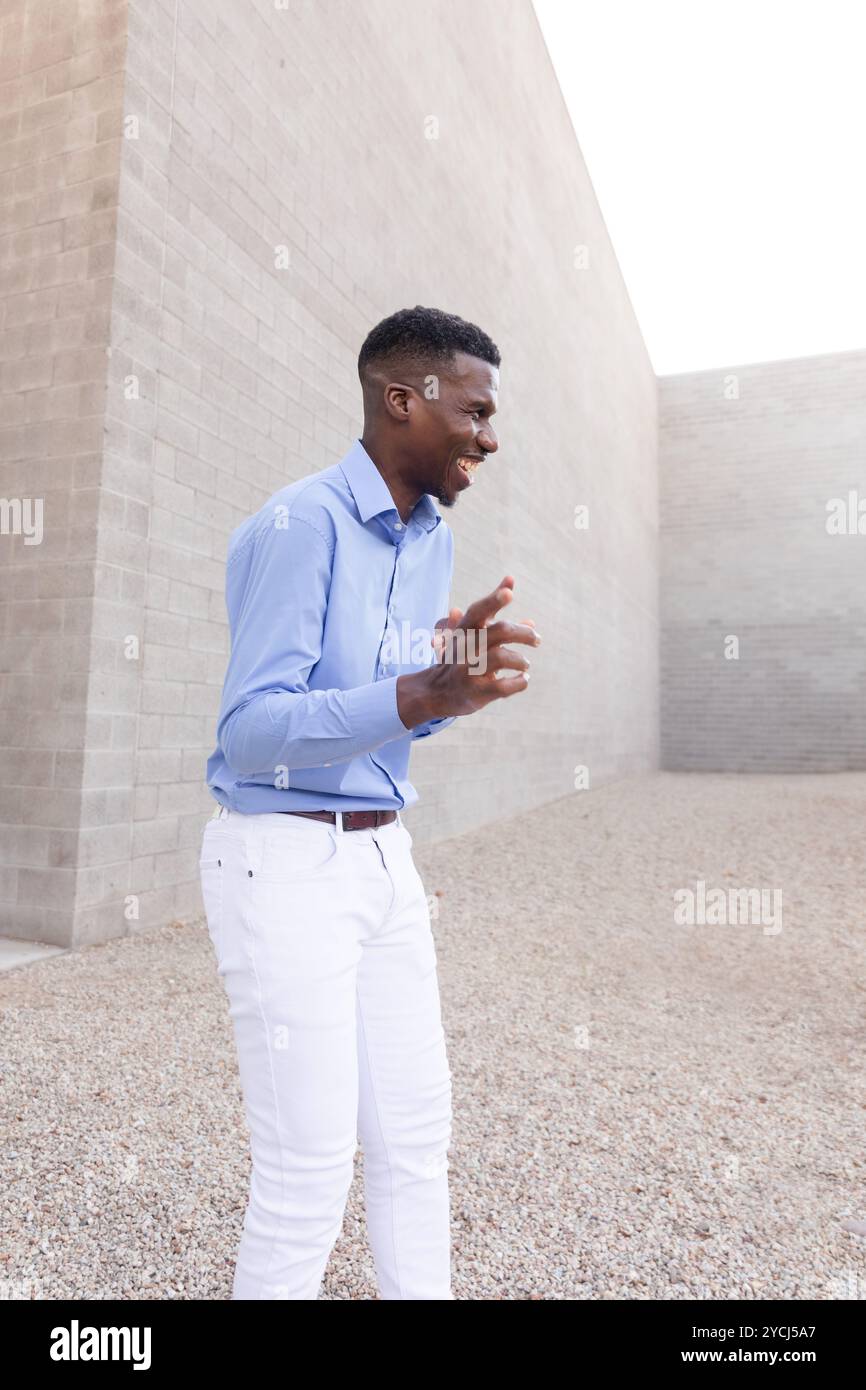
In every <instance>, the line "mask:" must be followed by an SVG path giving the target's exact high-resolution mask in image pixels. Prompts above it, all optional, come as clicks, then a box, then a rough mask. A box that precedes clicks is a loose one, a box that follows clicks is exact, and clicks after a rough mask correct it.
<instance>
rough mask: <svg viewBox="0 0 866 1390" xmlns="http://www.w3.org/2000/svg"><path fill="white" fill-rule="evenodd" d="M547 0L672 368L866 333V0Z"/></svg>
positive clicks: (567, 84) (636, 299)
mask: <svg viewBox="0 0 866 1390" xmlns="http://www.w3.org/2000/svg"><path fill="white" fill-rule="evenodd" d="M504 2H506V3H507V0H504ZM533 3H534V5H535V10H536V13H537V15H538V19H539V23H540V25H541V28H542V32H543V33H544V37H545V40H546V42H547V47H548V51H549V53H550V56H551V59H552V62H553V65H554V69H555V71H556V74H557V77H558V78H559V84H560V87H561V88H562V92H563V96H564V97H565V102H566V105H567V107H568V110H569V112H570V114H571V119H572V123H573V125H574V129H575V134H576V136H577V140H578V143H579V145H580V148H581V151H582V153H583V157H584V159H585V161H586V166H587V169H588V170H589V176H590V178H591V180H592V184H593V187H594V188H595V192H596V196H597V198H598V201H599V205H600V207H601V211H602V215H603V216H604V220H605V223H606V225H607V228H608V232H609V234H610V238H611V241H612V242H613V246H614V250H615V252H616V256H617V259H618V261H619V264H620V267H621V269H622V273H623V277H624V279H625V283H626V286H627V288H628V292H629V295H630V297H631V301H632V303H633V305H634V308H635V313H636V315H637V318H638V322H639V324H640V327H641V331H642V333H643V337H644V341H645V342H646V345H647V349H648V351H649V354H650V358H651V359H652V363H653V367H654V368H655V371H656V372H657V374H658V375H660V376H663V375H665V374H667V373H669V372H683V371H697V370H699V369H701V368H706V367H721V366H732V365H740V366H742V365H745V364H746V363H748V362H764V361H770V360H772V359H775V358H784V357H806V356H810V355H812V354H813V353H823V352H840V351H845V350H849V349H852V348H866V194H864V186H866V76H864V73H866V4H864V3H863V0H820V3H814V4H807V3H803V0H745V2H744V0H726V3H725V4H722V5H719V4H712V3H710V0H595V2H594V3H592V4H590V3H587V0H533Z"/></svg>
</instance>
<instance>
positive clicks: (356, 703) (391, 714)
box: [345, 676, 411, 747]
mask: <svg viewBox="0 0 866 1390" xmlns="http://www.w3.org/2000/svg"><path fill="white" fill-rule="evenodd" d="M398 680H399V677H398V676H387V677H386V678H385V679H384V680H380V681H372V682H371V683H370V685H358V686H356V687H355V689H354V690H347V691H346V692H345V696H346V705H345V709H346V718H347V722H348V724H349V727H350V728H351V729H352V730H353V731H355V730H356V731H357V732H358V733H366V734H367V735H369V736H370V743H371V746H374V747H378V746H379V745H380V744H382V743H391V742H393V740H394V739H395V738H405V736H406V734H408V733H411V729H407V727H406V725H405V724H404V723H403V720H402V719H401V718H400V714H399V711H398V709H397V681H398Z"/></svg>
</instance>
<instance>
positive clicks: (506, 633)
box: [487, 618, 541, 647]
mask: <svg viewBox="0 0 866 1390" xmlns="http://www.w3.org/2000/svg"><path fill="white" fill-rule="evenodd" d="M504 642H522V643H523V644H524V645H526V646H529V647H539V646H541V635H540V633H538V632H536V630H535V625H534V624H532V626H529V625H528V624H526V623H508V622H505V621H504V619H502V618H500V619H499V621H498V622H495V623H491V625H490V627H488V629H487V643H488V646H490V645H493V646H495V647H499V646H501V645H502V644H503V643H504Z"/></svg>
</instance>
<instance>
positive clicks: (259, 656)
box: [217, 516, 420, 777]
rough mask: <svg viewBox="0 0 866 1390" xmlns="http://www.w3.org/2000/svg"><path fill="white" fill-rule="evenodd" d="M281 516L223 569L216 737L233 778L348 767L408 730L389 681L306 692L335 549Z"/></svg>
mask: <svg viewBox="0 0 866 1390" xmlns="http://www.w3.org/2000/svg"><path fill="white" fill-rule="evenodd" d="M284 520H285V523H286V524H284V525H277V524H276V519H275V520H274V521H270V520H269V521H268V522H267V523H265V524H264V525H263V526H261V527H260V528H259V530H258V531H257V532H256V533H255V535H254V536H253V537H252V539H251V540H249V541H248V542H247V543H246V544H245V545H244V546H243V547H242V548H241V550H240V552H239V553H236V554H235V555H234V556H231V557H230V558H229V563H228V566H227V569H226V606H227V608H228V612H229V626H230V631H231V655H230V657H229V662H228V667H227V670H226V678H225V684H224V688H223V697H222V705H221V708H220V714H219V721H218V724H217V737H218V740H219V744H220V747H221V749H222V753H223V756H224V758H225V760H226V762H227V764H228V765H229V767H230V768H232V770H233V771H234V772H235V773H236V774H237V775H239V776H246V777H253V776H264V775H273V776H276V775H277V773H278V771H279V770H280V769H282V768H289V769H291V768H303V767H321V766H322V765H323V764H325V763H340V762H348V761H349V760H350V759H351V758H354V757H356V756H357V755H358V754H359V753H368V752H370V751H371V750H372V749H374V748H379V747H380V746H381V745H382V744H383V743H390V742H391V741H392V740H393V739H397V738H402V737H404V736H405V735H406V734H407V733H409V730H408V729H407V727H406V725H405V724H404V723H403V721H402V719H401V718H400V715H399V712H398V709H397V680H398V677H397V676H391V677H389V678H386V679H384V680H379V681H373V682H371V683H370V684H369V685H360V686H356V687H355V688H354V689H352V690H337V689H334V690H310V689H309V686H308V684H307V682H308V679H309V675H310V671H311V670H312V668H313V667H314V666H315V664H316V662H317V661H318V660H319V658H320V657H321V654H322V633H323V631H324V625H325V615H326V612H327V605H328V591H329V588H330V582H331V558H332V554H333V548H332V546H331V544H329V542H328V539H327V537H326V536H325V535H323V534H322V533H321V532H320V531H319V529H318V527H316V526H315V525H313V524H312V522H310V521H307V520H304V519H302V518H300V517H296V516H289V517H287V518H284ZM419 727H420V726H419Z"/></svg>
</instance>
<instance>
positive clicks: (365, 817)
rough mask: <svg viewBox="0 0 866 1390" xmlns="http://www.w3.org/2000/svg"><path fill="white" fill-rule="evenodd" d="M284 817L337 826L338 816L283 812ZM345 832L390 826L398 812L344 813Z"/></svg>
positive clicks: (314, 812) (322, 813)
mask: <svg viewBox="0 0 866 1390" xmlns="http://www.w3.org/2000/svg"><path fill="white" fill-rule="evenodd" d="M280 814H281V815H283V816H306V817H307V818H308V819H309V820H326V821H329V822H330V823H331V825H336V824H337V816H336V812H334V811H281V812H280ZM341 814H342V817H343V829H344V830H369V829H371V828H372V829H375V828H376V827H378V826H380V825H390V824H391V822H392V821H394V820H396V819H397V812H396V811H343V812H341Z"/></svg>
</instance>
